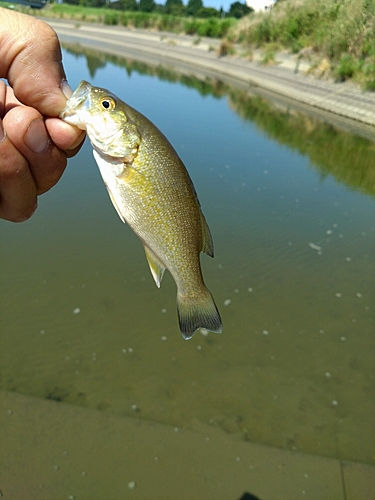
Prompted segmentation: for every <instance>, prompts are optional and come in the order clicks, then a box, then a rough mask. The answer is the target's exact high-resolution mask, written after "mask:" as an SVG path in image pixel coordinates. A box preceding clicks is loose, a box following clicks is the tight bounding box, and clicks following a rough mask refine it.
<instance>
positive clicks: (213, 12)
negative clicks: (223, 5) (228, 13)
mask: <svg viewBox="0 0 375 500" xmlns="http://www.w3.org/2000/svg"><path fill="white" fill-rule="evenodd" d="M196 16H197V17H206V18H208V17H220V12H219V11H218V10H217V9H215V8H214V7H201V8H200V9H199V10H198V11H197V13H196Z"/></svg>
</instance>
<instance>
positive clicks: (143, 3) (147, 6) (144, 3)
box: [138, 0, 155, 12]
mask: <svg viewBox="0 0 375 500" xmlns="http://www.w3.org/2000/svg"><path fill="white" fill-rule="evenodd" d="M154 9H155V2H154V0H139V4H138V10H140V11H141V12H152V11H153V10H154Z"/></svg>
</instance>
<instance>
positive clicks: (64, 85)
mask: <svg viewBox="0 0 375 500" xmlns="http://www.w3.org/2000/svg"><path fill="white" fill-rule="evenodd" d="M60 87H61V90H62V93H63V94H64V96H65V97H66V98H67V99H70V97H72V95H73V89H72V87H71V86H70V85H69V83H68V82H67V81H66V80H63V81H62V82H61V85H60Z"/></svg>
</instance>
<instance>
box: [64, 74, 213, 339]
mask: <svg viewBox="0 0 375 500" xmlns="http://www.w3.org/2000/svg"><path fill="white" fill-rule="evenodd" d="M60 118H61V119H62V120H64V121H65V122H67V123H70V124H72V125H75V126H76V127H78V128H80V129H82V130H86V133H87V136H88V138H89V139H90V142H91V145H92V147H93V155H94V158H95V160H96V163H97V165H98V167H99V170H100V173H101V175H102V178H103V181H104V184H105V186H106V188H107V190H108V193H109V197H110V199H111V201H112V203H113V205H114V207H115V209H116V210H117V213H118V215H119V217H120V219H121V220H122V221H123V222H124V223H127V224H128V225H129V226H130V228H131V229H132V230H133V231H134V232H135V234H136V235H137V236H138V237H139V239H140V240H141V242H142V244H143V247H144V251H145V254H146V259H147V261H148V264H149V267H150V270H151V274H152V276H153V278H154V281H155V283H156V286H157V287H160V284H161V281H162V278H163V274H164V271H165V269H167V270H168V271H169V272H170V273H171V275H172V277H173V279H174V281H175V283H176V287H177V313H178V320H179V326H180V331H181V333H182V336H183V338H184V339H186V340H189V339H191V338H192V336H193V335H194V333H195V332H196V331H197V330H198V329H200V328H202V329H205V330H209V331H212V332H216V333H221V332H222V321H221V317H220V313H219V311H218V308H217V306H216V304H215V301H214V299H213V297H212V295H211V292H210V291H209V290H208V288H207V287H206V285H205V283H204V281H203V276H202V270H201V263H200V253H201V252H204V253H205V254H207V255H209V256H210V257H213V256H214V247H213V241H212V236H211V232H210V229H209V227H208V224H207V222H206V219H205V217H204V215H203V213H202V210H201V206H200V203H199V201H198V197H197V194H196V191H195V188H194V185H193V183H192V181H191V178H190V176H189V174H188V172H187V170H186V168H185V165H184V164H183V162H182V160H181V159H180V158H179V156H178V154H177V152H176V151H175V149H174V148H173V146H172V145H171V144H170V142H169V141H168V139H167V138H166V137H165V136H164V134H163V133H162V132H161V131H160V130H159V129H158V128H157V127H156V126H155V125H154V124H153V123H152V122H151V121H150V120H149V119H148V118H146V117H145V116H144V115H143V114H141V113H140V112H138V111H137V110H136V109H134V108H132V107H131V106H129V105H128V104H126V103H125V102H123V101H122V100H121V99H119V98H118V97H117V96H116V95H114V94H113V93H112V92H110V91H109V90H106V89H103V88H99V87H94V86H92V85H91V84H90V83H88V82H86V81H82V82H81V83H80V84H79V86H78V87H77V89H76V90H75V91H74V93H73V94H72V96H71V97H70V98H69V99H68V100H67V103H66V106H65V108H64V110H63V111H62V112H61V114H60Z"/></svg>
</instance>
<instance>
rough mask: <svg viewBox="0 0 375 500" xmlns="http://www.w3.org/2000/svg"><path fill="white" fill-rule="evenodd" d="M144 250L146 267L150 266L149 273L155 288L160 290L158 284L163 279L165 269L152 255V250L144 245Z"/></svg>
mask: <svg viewBox="0 0 375 500" xmlns="http://www.w3.org/2000/svg"><path fill="white" fill-rule="evenodd" d="M144 249H145V253H146V258H147V262H148V265H149V266H150V271H151V274H152V277H153V278H154V281H155V283H156V286H157V287H158V288H160V284H161V280H162V279H163V275H164V271H165V267H164V265H163V264H162V263H161V262H160V260H159V259H158V257H157V256H156V255H155V254H154V252H153V251H152V250H150V249H149V248H148V247H147V246H146V245H144Z"/></svg>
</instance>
